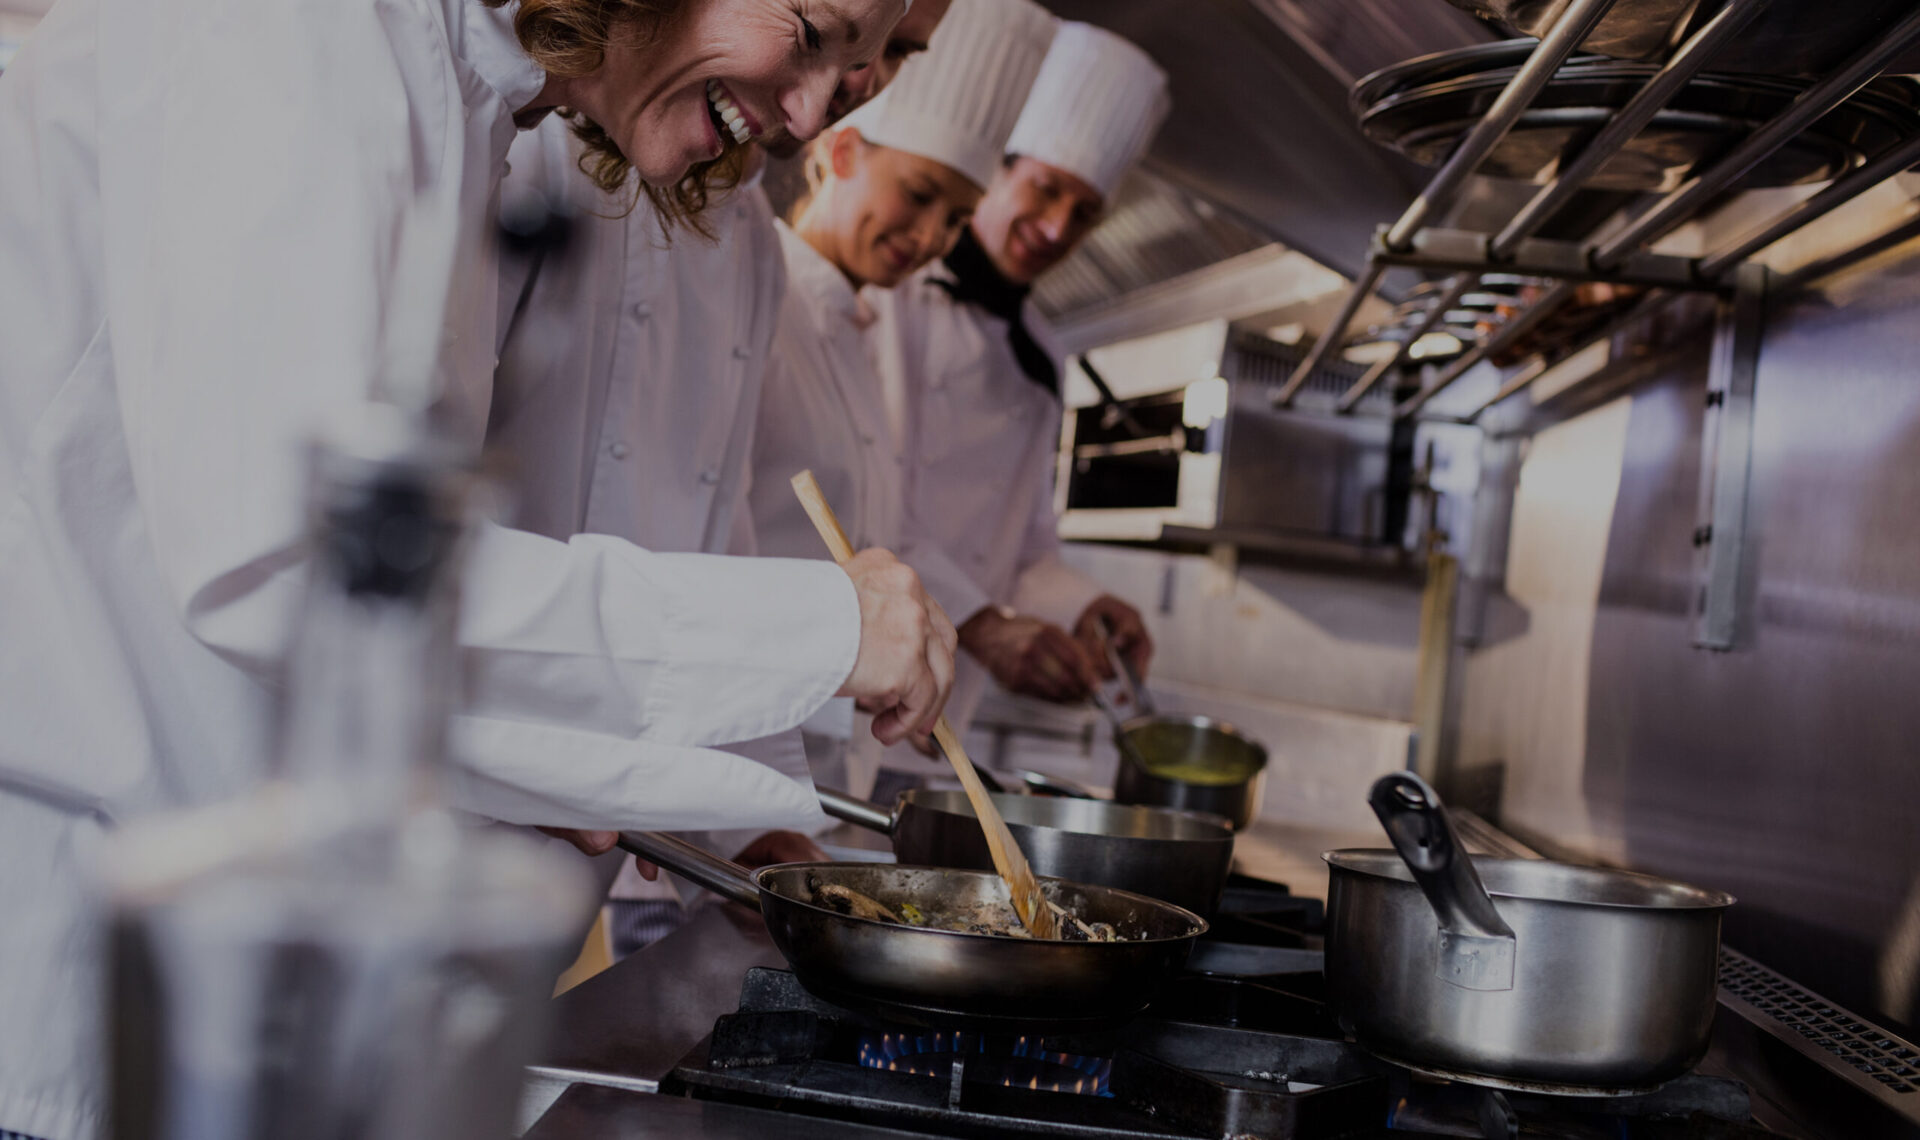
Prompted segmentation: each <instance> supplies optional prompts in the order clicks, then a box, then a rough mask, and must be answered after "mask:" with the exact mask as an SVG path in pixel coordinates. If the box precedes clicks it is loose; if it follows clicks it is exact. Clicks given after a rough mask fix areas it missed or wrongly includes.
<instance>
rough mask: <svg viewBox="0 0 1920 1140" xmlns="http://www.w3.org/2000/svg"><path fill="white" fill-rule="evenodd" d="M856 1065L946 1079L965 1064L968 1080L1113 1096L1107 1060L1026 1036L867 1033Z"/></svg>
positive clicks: (1011, 1086) (1109, 1066) (1048, 1090)
mask: <svg viewBox="0 0 1920 1140" xmlns="http://www.w3.org/2000/svg"><path fill="white" fill-rule="evenodd" d="M859 1062H860V1065H861V1067H863V1068H868V1069H885V1070H887V1071H888V1072H896V1073H916V1074H918V1075H920V1076H923V1077H945V1076H947V1075H949V1074H950V1073H951V1072H952V1071H953V1067H954V1064H955V1063H956V1062H964V1063H965V1064H966V1067H967V1073H968V1076H969V1078H971V1079H974V1080H980V1079H982V1078H983V1077H984V1079H986V1080H987V1081H988V1082H989V1083H992V1084H998V1085H1002V1086H1004V1087H1007V1088H1016V1089H1034V1090H1037V1091H1042V1092H1061V1093H1078V1094H1081V1095H1085V1096H1112V1095H1113V1094H1112V1093H1111V1092H1109V1091H1108V1090H1107V1077H1108V1074H1109V1073H1111V1072H1112V1070H1113V1062H1112V1060H1110V1059H1108V1058H1105V1057H1082V1056H1077V1055H1075V1054H1072V1053H1060V1052H1055V1051H1052V1050H1049V1049H1046V1048H1044V1047H1043V1043H1042V1042H1041V1041H1039V1040H1037V1039H1033V1038H1028V1037H1016V1038H1012V1039H1011V1040H1009V1039H1007V1038H998V1039H994V1038H990V1037H988V1036H987V1035H985V1034H979V1033H962V1032H958V1031H955V1032H951V1033H931V1034H926V1033H910V1032H891V1033H879V1034H867V1035H866V1036H864V1037H862V1038H861V1039H860V1047H859Z"/></svg>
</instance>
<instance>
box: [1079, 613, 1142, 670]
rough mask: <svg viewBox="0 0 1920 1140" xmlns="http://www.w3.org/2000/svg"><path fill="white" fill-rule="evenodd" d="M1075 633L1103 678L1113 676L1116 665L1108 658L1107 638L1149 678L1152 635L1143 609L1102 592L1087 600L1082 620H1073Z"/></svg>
mask: <svg viewBox="0 0 1920 1140" xmlns="http://www.w3.org/2000/svg"><path fill="white" fill-rule="evenodd" d="M1109 631H1111V633H1109ZM1073 636H1074V638H1075V639H1076V640H1077V641H1079V642H1080V644H1081V645H1082V646H1084V647H1086V650H1087V652H1088V653H1090V654H1092V655H1093V659H1094V661H1095V662H1097V663H1098V667H1099V670H1100V676H1101V677H1103V678H1105V679H1107V680H1112V679H1113V666H1112V665H1111V664H1109V663H1108V661H1107V648H1106V643H1107V641H1108V640H1112V642H1113V647H1114V648H1115V649H1117V650H1119V651H1120V656H1122V657H1124V658H1126V661H1127V664H1129V665H1131V666H1133V672H1134V675H1135V676H1137V677H1139V678H1140V679H1141V680H1142V681H1145V680H1146V679H1147V663H1148V662H1150V661H1152V660H1153V638H1151V637H1149V636H1148V635H1147V623H1146V622H1144V621H1142V620H1141V619H1140V611H1139V610H1136V609H1134V608H1133V607H1132V606H1130V605H1128V604H1127V603H1125V602H1123V601H1121V600H1120V599H1119V598H1116V597H1114V596H1113V595H1112V594H1102V595H1100V596H1099V597H1097V598H1095V599H1094V600H1093V601H1091V602H1088V603H1087V608H1086V609H1084V610H1082V611H1080V617H1079V620H1077V621H1075V622H1074V623H1073Z"/></svg>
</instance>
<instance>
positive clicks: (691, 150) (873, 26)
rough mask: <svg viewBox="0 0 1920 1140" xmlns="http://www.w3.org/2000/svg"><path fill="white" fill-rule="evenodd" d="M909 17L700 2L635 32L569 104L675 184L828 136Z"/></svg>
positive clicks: (852, 4)
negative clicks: (849, 93)
mask: <svg viewBox="0 0 1920 1140" xmlns="http://www.w3.org/2000/svg"><path fill="white" fill-rule="evenodd" d="M901 12H902V4H901V0H688V2H687V4H686V5H685V6H684V8H683V9H682V10H681V12H680V13H678V14H677V15H675V16H674V17H671V18H670V19H669V20H668V21H667V22H666V23H665V24H664V25H662V26H661V27H659V28H657V29H653V30H643V29H640V28H638V27H633V28H630V29H629V31H630V33H631V34H629V35H626V36H625V37H623V38H621V40H620V41H619V42H617V43H616V45H615V46H614V48H613V49H612V50H610V51H609V52H608V53H607V56H606V59H605V60H604V61H603V62H602V64H601V66H600V67H599V68H598V69H597V70H596V71H595V72H593V73H592V74H591V75H588V76H585V77H582V78H580V79H577V80H573V81H571V82H570V83H569V85H568V90H567V93H566V94H567V99H568V101H569V102H570V104H571V105H572V106H573V107H574V108H575V109H576V110H578V111H580V112H581V113H583V114H585V115H586V116H587V117H588V118H589V119H591V120H593V122H594V123H596V124H597V125H598V126H599V127H600V128H601V129H602V130H604V131H605V132H606V133H607V134H608V136H610V137H611V138H612V139H613V142H614V144H615V145H616V146H618V147H619V148H620V151H621V153H622V154H624V155H625V156H626V158H627V160H628V161H629V162H631V163H632V164H633V167H634V170H635V171H636V172H637V173H638V174H639V175H640V177H641V178H642V179H644V180H645V181H647V182H648V183H650V184H652V185H654V186H662V187H664V186H671V185H674V184H675V183H677V182H678V181H679V180H680V179H681V178H683V177H685V176H686V173H687V171H688V170H689V169H690V168H691V167H692V166H693V165H694V164H696V163H700V162H706V161H709V160H712V159H717V158H719V157H721V155H723V154H724V153H726V152H727V151H728V150H731V149H733V148H736V147H741V146H745V145H747V144H748V143H749V142H752V141H754V140H756V139H760V140H766V141H770V142H780V141H783V140H785V139H788V138H791V139H796V140H805V139H810V138H813V137H814V136H815V135H817V134H819V133H820V131H821V130H823V129H825V127H826V125H827V122H828V107H829V104H830V103H831V101H832V99H833V97H834V92H835V90H836V89H837V88H838V87H839V85H840V82H841V79H842V77H843V76H845V75H847V74H848V73H849V72H852V71H854V69H856V68H866V67H871V65H872V64H873V62H874V61H875V60H876V59H877V58H878V57H879V56H880V55H881V53H882V52H883V51H884V50H885V48H886V44H887V39H888V36H889V35H890V33H891V32H892V30H893V26H894V24H895V23H896V22H898V20H899V19H900V15H901Z"/></svg>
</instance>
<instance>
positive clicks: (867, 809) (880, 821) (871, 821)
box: [813, 784, 897, 835]
mask: <svg viewBox="0 0 1920 1140" xmlns="http://www.w3.org/2000/svg"><path fill="white" fill-rule="evenodd" d="M813 791H814V794H815V795H817V796H819V797H820V807H821V808H822V809H823V810H824V811H825V812H826V813H827V814H828V815H830V816H832V817H833V818H835V819H838V820H842V821H844V822H847V823H851V824H853V825H855V826H857V827H864V828H866V829H867V830H868V831H877V832H879V833H880V834H882V835H892V834H893V828H894V824H895V823H896V822H897V821H896V820H895V819H894V815H893V813H892V812H890V811H888V810H887V809H886V808H883V807H881V806H880V805H879V804H876V803H873V802H871V801H869V800H863V799H857V798H855V797H853V796H850V795H848V794H847V793H845V792H837V791H834V790H833V789H832V788H823V787H820V786H819V785H818V784H816V785H814V788H813Z"/></svg>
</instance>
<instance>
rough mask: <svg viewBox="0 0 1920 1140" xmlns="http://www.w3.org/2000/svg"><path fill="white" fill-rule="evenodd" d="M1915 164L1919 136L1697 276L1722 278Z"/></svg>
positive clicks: (1719, 256)
mask: <svg viewBox="0 0 1920 1140" xmlns="http://www.w3.org/2000/svg"><path fill="white" fill-rule="evenodd" d="M1915 163H1920V135H1915V136H1914V137H1913V138H1911V139H1908V140H1907V141H1906V142H1904V143H1902V144H1901V145H1899V146H1897V147H1894V148H1893V149H1892V150H1889V151H1887V152H1886V153H1885V154H1883V155H1881V156H1880V157H1878V158H1876V159H1874V160H1873V161H1872V162H1869V163H1867V164H1866V165H1865V166H1862V167H1860V168H1859V169H1858V170H1855V171H1854V172H1853V173H1851V174H1848V175H1845V176H1844V177H1841V178H1836V179H1834V180H1833V181H1832V182H1829V183H1827V184H1826V186H1825V187H1823V188H1822V189H1821V190H1820V192H1819V193H1818V194H1815V195H1814V196H1813V197H1811V198H1807V199H1804V200H1802V201H1801V202H1799V203H1797V204H1796V205H1795V206H1794V207H1793V208H1792V209H1790V210H1787V211H1786V212H1785V213H1783V214H1781V215H1780V216H1779V217H1778V218H1775V219H1774V220H1773V221H1772V222H1770V223H1769V224H1768V225H1766V226H1765V227H1763V228H1762V229H1759V230H1757V231H1755V232H1754V233H1753V234H1752V235H1751V236H1749V237H1746V238H1743V239H1741V240H1740V241H1739V242H1738V243H1736V244H1734V245H1731V246H1728V247H1727V248H1726V249H1723V250H1721V251H1720V252H1718V253H1716V254H1713V255H1712V256H1710V257H1708V258H1707V259H1706V260H1704V261H1702V262H1701V263H1700V269H1699V273H1700V275H1701V276H1702V277H1709V278H1718V277H1720V276H1722V275H1723V274H1725V273H1726V272H1727V271H1728V270H1730V269H1732V268H1733V267H1734V266H1736V265H1738V264H1739V263H1740V262H1742V261H1745V260H1746V259H1747V258H1749V257H1751V256H1752V255H1753V254H1755V253H1758V252H1759V251H1761V250H1763V249H1765V248H1767V247H1768V246H1770V245H1772V244H1773V243H1774V242H1777V241H1779V240H1780V239H1781V238H1783V237H1786V236H1787V235H1788V234H1790V233H1792V232H1794V231H1795V230H1797V229H1800V228H1801V227H1802V226H1805V225H1807V224H1808V223H1810V222H1812V221H1814V220H1815V219H1818V218H1823V217H1825V216H1826V215H1828V214H1830V213H1832V212H1833V211H1834V210H1836V209H1838V208H1839V207H1841V206H1843V205H1845V204H1846V203H1848V202H1851V201H1853V200H1854V199H1855V198H1858V197H1859V196H1860V195H1862V194H1864V193H1866V192H1867V191H1868V190H1871V189H1873V188H1874V187H1875V186H1878V185H1880V183H1882V182H1885V181H1886V180H1887V179H1889V178H1891V177H1893V176H1894V175H1896V174H1898V173H1900V172H1901V171H1903V170H1905V169H1907V168H1908V167H1910V166H1912V165H1914V164H1915Z"/></svg>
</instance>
